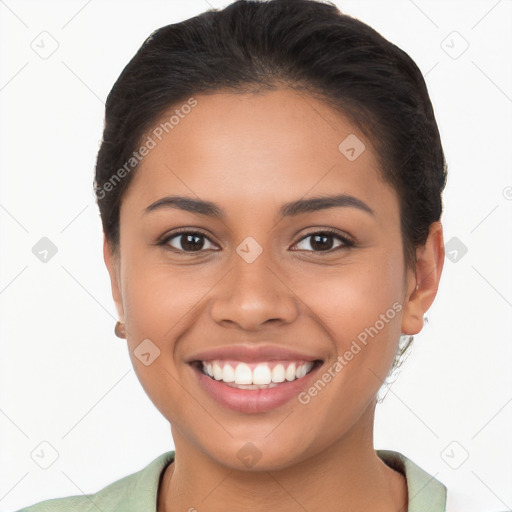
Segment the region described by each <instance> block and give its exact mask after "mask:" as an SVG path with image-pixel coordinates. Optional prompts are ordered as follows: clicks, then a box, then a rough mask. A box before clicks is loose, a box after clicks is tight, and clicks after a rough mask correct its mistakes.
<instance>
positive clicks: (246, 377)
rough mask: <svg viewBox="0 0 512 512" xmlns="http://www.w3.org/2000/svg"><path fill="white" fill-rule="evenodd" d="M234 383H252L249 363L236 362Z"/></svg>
mask: <svg viewBox="0 0 512 512" xmlns="http://www.w3.org/2000/svg"><path fill="white" fill-rule="evenodd" d="M235 383H236V384H253V382H252V372H251V368H250V367H249V365H247V364H245V363H238V365H237V366H236V370H235Z"/></svg>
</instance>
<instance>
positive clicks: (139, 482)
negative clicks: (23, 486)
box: [18, 450, 446, 512]
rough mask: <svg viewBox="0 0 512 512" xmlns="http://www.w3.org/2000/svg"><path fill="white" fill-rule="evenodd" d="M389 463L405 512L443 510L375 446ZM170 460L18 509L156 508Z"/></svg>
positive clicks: (421, 480)
mask: <svg viewBox="0 0 512 512" xmlns="http://www.w3.org/2000/svg"><path fill="white" fill-rule="evenodd" d="M376 452H377V455H378V456H379V457H380V458H381V459H382V460H383V461H384V462H385V463H386V464H387V465H388V466H390V467H392V468H393V469H395V470H397V471H399V472H401V473H402V474H404V475H405V478H406V480H407V490H408V492H409V505H408V507H407V511H408V512H445V508H446V487H445V486H444V485H443V484H442V483H441V482H439V481H437V480H436V479H435V478H434V477H432V476H430V475H429V474H428V473H427V472H425V471H423V469H421V468H420V467H419V466H417V465H416V464H414V462H412V461H411V460H410V459H408V458H407V457H405V456H404V455H402V454H401V453H399V452H395V451H391V450H376ZM173 460H174V451H172V452H167V453H164V454H162V455H160V456H159V457H158V458H156V459H155V460H154V461H153V462H151V463H150V464H149V465H148V466H146V467H145V468H144V469H142V470H140V471H138V472H137V473H133V474H132V475H128V476H126V477H124V478H122V479H121V480H117V481H116V482H114V483H112V484H110V485H108V486H107V487H105V488H103V489H102V490H100V491H99V492H97V493H95V494H87V495H83V496H71V497H68V498H57V499H52V500H46V501H42V502H40V503H36V504H35V505H32V506H30V507H27V508H24V509H21V510H19V511H18V512H98V510H101V511H102V512H156V504H157V496H158V486H159V482H160V476H161V475H162V473H163V472H164V470H165V468H166V467H167V466H168V465H169V464H170V463H171V462H172V461H173Z"/></svg>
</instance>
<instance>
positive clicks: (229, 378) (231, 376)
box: [222, 364, 235, 382]
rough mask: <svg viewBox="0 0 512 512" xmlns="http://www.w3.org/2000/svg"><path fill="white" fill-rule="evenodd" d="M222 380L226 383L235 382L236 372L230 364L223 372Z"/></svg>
mask: <svg viewBox="0 0 512 512" xmlns="http://www.w3.org/2000/svg"><path fill="white" fill-rule="evenodd" d="M222 380H223V381H224V382H235V370H233V367H232V366H231V365H230V364H225V365H224V369H223V372H222Z"/></svg>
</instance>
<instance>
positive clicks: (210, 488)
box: [104, 88, 444, 512]
mask: <svg viewBox="0 0 512 512" xmlns="http://www.w3.org/2000/svg"><path fill="white" fill-rule="evenodd" d="M195 98H196V100H197V102H198V104H197V106H196V107H195V108H194V109H193V110H192V111H191V113H190V114H188V115H187V116H186V117H185V118H184V119H182V120H180V123H179V125H177V126H175V127H174V129H173V130H172V131H170V132H169V134H168V135H167V136H166V137H165V138H163V140H162V141H161V142H159V143H158V144H157V146H156V147H155V148H154V149H152V150H151V151H150V152H149V154H148V155H147V156H146V157H145V158H144V159H143V160H142V162H141V164H140V167H139V169H138V170H137V171H136V175H135V176H134V177H133V181H132V183H131V184H130V186H129V188H128V190H127V191H126V193H125V196H124V197H123V200H122V204H121V211H120V244H119V247H118V250H117V251H112V248H111V246H110V244H109V243H108V242H107V240H105V244H104V257H105V263H106V265H107V268H108V271H109V274H110V278H111V283H112V294H113V298H114V301H115V303H116V306H117V309H118V313H119V317H120V320H121V321H122V322H125V324H126V330H127V343H128V346H129V350H130V356H131V358H132V361H133V365H134V368H135V371H136V373H137V375H138V378H139V379H140V382H141V384H142V386H143V387H144V389H145V391H146V392H147V394H148V396H149V397H150V399H151V400H152V401H153V403H154V404H155V406H156V407H157V408H158V409H159V410H160V411H161V413H162V414H163V415H164V417H165V418H167V420H169V422H170V424H171V431H172V436H173V439H174V442H175V446H176V459H175V462H174V463H173V464H171V465H170V466H168V468H167V469H166V471H165V473H164V475H163V478H162V481H161V485H160V488H159V494H158V512H169V511H177V510H180V511H181V510H189V509H190V508H192V507H193V508H195V509H197V510H198V511H199V512H201V511H202V510H207V511H208V512H216V511H221V510H225V504H226V503H229V504H230V506H231V508H233V509H239V510H245V511H265V510H270V509H272V510H282V511H285V512H287V511H299V510H300V511H303V510H308V512H314V511H320V510H321V511H324V512H325V511H334V510H336V511H337V512H339V511H355V510H374V511H379V512H380V511H382V512H384V511H398V510H406V508H407V499H408V497H407V488H406V482H405V479H404V477H403V476H402V475H401V474H400V473H398V472H397V471H394V470H393V469H391V468H390V467H388V466H387V465H386V464H385V463H384V462H383V461H382V460H381V459H380V458H379V457H378V456H377V454H376V452H375V450H374V448H373V423H374V410H375V405H376V394H377V392H378V390H379V388H380V387H381V385H382V383H383V381H384V379H385V378H386V375H387V374H388V371H389V369H390V367H391V364H392V361H393V357H394V354H395V351H396V348H397V343H398V339H399V336H400V334H401V333H403V334H416V333H418V332H419V331H420V330H421V329H422V326H423V315H424V313H425V312H426V311H427V310H428V308H429V307H430V305H431V304H432V301H433V300H434V297H435V295H436V292H437V288H438V284H439V278H440V276H441V271H442V267H443V260H444V250H443V235H442V227H441V224H440V223H439V222H436V223H434V224H432V226H431V227H430V232H429V237H428V240H427V242H426V244H425V245H424V246H422V247H418V248H417V251H416V253H417V262H416V263H415V265H414V267H410V266H407V265H406V263H405V261H404V256H403V241H402V237H401V232H400V212H399V203H398V197H397V195H396V192H395V190H394V189H393V188H392V187H390V186H389V185H388V184H387V183H386V182H384V181H383V179H382V176H381V172H380V167H379V163H378V159H377V155H376V153H375V151H374V149H373V148H372V145H371V142H370V141H369V140H367V139H366V138H365V137H364V136H363V135H362V133H360V132H359V130H358V129H357V128H356V127H355V126H354V125H353V124H352V123H351V122H350V121H349V120H348V119H347V118H345V117H344V116H343V115H341V114H340V113H339V112H335V111H334V110H332V109H331V108H330V107H328V106H327V105H326V104H324V103H323V102H321V101H320V100H317V99H314V98H313V97H311V96H309V95H305V94H300V93H298V92H296V91H294V90H291V89H284V88H283V89H276V90H273V91H270V92H268V91H267V92H265V93H258V94H253V93H243V94H242V93H240V94H232V93H231V94H230V93H215V94H211V95H197V96H195ZM170 112H171V113H172V112H173V109H170ZM164 117H165V116H164ZM167 117H168V116H167ZM349 134H355V135H356V136H357V137H358V138H359V139H360V140H361V141H363V142H364V144H365V146H366V149H365V151H364V152H363V153H362V154H361V155H360V156H359V157H358V158H357V159H356V160H354V161H349V160H348V159H347V158H346V157H345V156H344V155H343V154H342V153H341V152H340V151H339V150H338V145H339V144H340V142H341V141H343V140H344V139H345V138H346V137H347V136H348V135H349ZM339 193H344V194H349V195H351V196H354V197H356V198H358V199H360V200H361V201H364V203H366V204H367V205H368V206H369V207H370V208H371V209H372V210H373V215H372V214H369V213H367V212H365V211H362V210H360V209H357V208H354V207H335V208H329V209H324V210H320V211H316V212H308V213H303V214H301V215H297V216H294V217H289V218H283V219H279V218H278V210H279V208H280V206H281V205H282V204H283V203H285V202H289V201H294V200H297V199H301V198H309V197H313V196H320V195H333V194H339ZM171 194H173V195H183V196H187V197H192V198H200V199H202V200H208V201H212V202H214V203H216V204H217V205H218V206H219V207H221V208H223V209H224V210H225V212H226V216H225V218H224V219H222V220H220V219H216V218H211V217H208V216H205V215H200V214H196V213H191V212H187V211H184V210H180V209H176V208H162V209H158V210H155V211H153V212H151V213H146V214H145V213H144V211H145V209H146V208H147V206H148V205H150V204H152V203H153V202H154V201H156V200H158V199H160V198H162V197H164V196H167V195H171ZM177 228H194V229H192V230H197V229H198V228H199V229H200V230H202V231H203V232H204V233H205V234H206V236H207V237H208V239H209V240H208V239H205V238H201V239H200V240H201V241H202V243H203V245H202V248H201V244H199V246H198V247H199V249H198V250H199V252H197V250H196V251H195V252H190V251H189V252H186V251H185V250H184V249H183V247H185V248H187V247H189V246H187V245H186V240H184V239H183V237H179V236H177V237H175V238H173V239H172V240H170V241H169V242H168V244H167V247H165V246H158V245H157V241H158V240H159V239H161V238H163V236H164V235H170V234H171V232H172V231H173V230H175V229H177ZM326 228H332V229H335V230H336V231H337V232H339V233H340V234H341V235H342V236H343V235H346V236H349V237H350V238H351V239H353V240H354V241H355V245H354V246H353V247H351V248H348V247H346V246H344V244H343V242H342V241H340V240H338V239H337V238H336V237H335V236H334V237H332V238H328V239H327V244H329V243H330V244H332V245H326V246H325V247H326V248H327V250H324V251H322V246H320V249H318V246H314V244H313V239H312V237H311V236H310V237H308V238H306V235H312V234H315V233H318V232H321V231H322V229H326ZM248 236H251V237H253V238H254V239H255V240H256V241H257V242H258V244H259V245H260V246H261V248H262V249H263V252H262V253H261V254H260V256H259V257H258V258H257V259H256V260H255V261H253V262H252V263H248V262H247V261H245V260H244V259H243V258H241V257H240V256H239V255H238V253H237V252H236V248H237V246H239V244H240V243H241V242H242V241H243V240H244V239H245V238H246V237H248ZM171 244H172V246H171ZM172 248H174V250H175V252H173V251H172ZM180 249H181V252H180ZM394 303H398V304H400V305H401V306H402V309H401V311H400V312H398V313H397V314H396V316H395V317H394V318H393V319H391V320H389V321H388V323H386V324H385V327H384V328H382V329H381V330H380V331H379V332H378V335H376V336H375V337H374V338H371V340H370V341H369V343H368V344H367V345H366V346H365V347H364V348H363V349H362V350H361V351H360V352H359V353H358V354H357V355H356V356H354V358H353V359H352V360H351V361H350V362H348V364H347V365H346V366H345V367H344V368H343V370H342V371H340V372H339V373H338V374H337V375H336V377H335V378H333V379H332V380H331V382H329V384H328V385H327V386H325V388H324V389H323V390H322V391H321V392H320V393H319V394H318V395H317V396H316V397H314V398H312V399H311V401H310V402H309V403H308V404H307V405H303V404H301V403H299V401H298V400H295V399H292V400H290V401H289V402H287V403H286V404H284V405H282V406H280V407H278V408H276V409H274V410H272V411H269V412H266V413H257V414H243V413H240V412H235V411H232V410H230V409H227V408H225V407H222V406H221V405H219V404H218V403H216V402H215V401H213V400H212V399H211V398H210V397H209V396H208V395H207V394H206V393H205V392H204V391H203V390H202V388H201V387H200V386H199V384H198V381H197V377H196V376H195V374H194V372H193V371H192V370H191V368H190V366H189V365H188V364H186V363H185V361H186V360H187V358H189V357H190V356H191V355H192V354H194V353H197V352H198V351H200V350H204V349H206V348H212V347H219V346H225V345H229V344H246V345H254V344H260V343H266V344H272V345H276V346H279V347H285V348H290V349H293V350H298V351H300V352H304V353H308V354H314V355H315V356H316V357H317V358H319V359H322V361H323V364H324V367H323V368H328V367H330V366H332V365H333V364H334V363H335V362H336V360H337V357H338V355H340V354H344V352H345V351H346V350H347V349H348V348H349V347H350V344H351V342H352V340H354V339H356V338H357V336H358V334H360V333H361V332H362V331H364V329H365V328H367V327H369V326H373V325H374V324H375V322H376V320H378V319H379V318H380V315H381V314H383V313H385V312H386V311H387V310H388V309H389V308H391V307H392V305H393V304H394ZM144 339H150V340H151V341H152V343H154V344H155V345H156V346H157V347H158V348H159V350H160V356H159V357H158V358H157V359H155V360H154V362H153V363H152V364H150V365H148V366H145V365H144V364H142V363H141V362H140V361H139V360H138V359H137V358H136V357H135V356H134V350H135V349H136V348H137V346H138V345H139V344H140V342H141V341H142V340H144ZM322 373H324V369H320V373H319V375H321V374H322ZM248 442H251V443H253V444H254V445H255V446H256V447H257V449H258V450H259V453H260V454H261V459H260V460H259V461H258V462H257V464H255V465H254V466H253V467H251V468H248V467H246V466H245V465H244V464H243V463H242V462H241V460H240V459H239V458H238V457H237V454H238V452H239V450H240V449H241V448H242V447H244V446H245V445H246V443H248Z"/></svg>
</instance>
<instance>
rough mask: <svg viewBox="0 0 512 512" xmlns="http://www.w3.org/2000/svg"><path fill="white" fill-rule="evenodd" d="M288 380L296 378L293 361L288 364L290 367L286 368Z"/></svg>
mask: <svg viewBox="0 0 512 512" xmlns="http://www.w3.org/2000/svg"><path fill="white" fill-rule="evenodd" d="M285 376H286V380H288V381H292V380H295V363H291V364H289V365H288V368H286V374H285Z"/></svg>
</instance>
